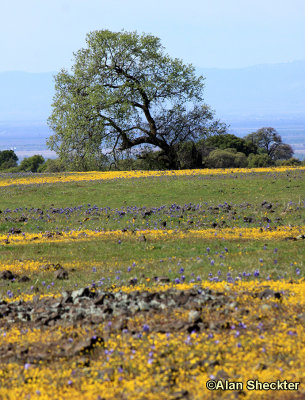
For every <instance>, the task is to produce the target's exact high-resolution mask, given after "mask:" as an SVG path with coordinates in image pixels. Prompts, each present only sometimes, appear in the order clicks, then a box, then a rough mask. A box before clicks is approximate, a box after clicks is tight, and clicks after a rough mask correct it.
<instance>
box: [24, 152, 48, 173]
mask: <svg viewBox="0 0 305 400" xmlns="http://www.w3.org/2000/svg"><path fill="white" fill-rule="evenodd" d="M44 162H45V159H44V158H43V157H42V156H41V155H39V154H35V155H34V156H32V157H26V158H24V159H23V160H22V161H21V163H20V165H19V169H20V171H27V172H37V170H38V168H39V166H40V165H41V164H43V163H44Z"/></svg>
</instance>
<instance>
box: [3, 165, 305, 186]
mask: <svg viewBox="0 0 305 400" xmlns="http://www.w3.org/2000/svg"><path fill="white" fill-rule="evenodd" d="M295 170H299V171H302V170H305V167H288V166H287V167H268V168H227V169H208V168H206V169H184V170H177V171H106V172H99V171H92V172H73V173H61V174H54V175H43V174H35V175H32V176H31V175H30V176H26V177H18V176H16V177H13V176H12V175H10V176H9V177H5V176H4V177H3V178H2V179H0V187H1V186H2V187H4V186H11V185H32V184H44V183H58V182H80V181H96V180H113V179H130V178H147V177H160V176H164V177H166V176H174V177H178V176H202V175H228V174H229V175H230V174H251V173H256V172H272V173H276V172H286V171H295Z"/></svg>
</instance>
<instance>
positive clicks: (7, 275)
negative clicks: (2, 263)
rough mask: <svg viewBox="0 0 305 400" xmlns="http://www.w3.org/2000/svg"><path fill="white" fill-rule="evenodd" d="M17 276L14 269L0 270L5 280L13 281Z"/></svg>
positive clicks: (0, 277)
mask: <svg viewBox="0 0 305 400" xmlns="http://www.w3.org/2000/svg"><path fill="white" fill-rule="evenodd" d="M16 277H17V275H15V274H13V273H12V271H10V270H8V269H6V270H4V271H1V272H0V279H3V280H9V281H11V280H13V279H14V278H16Z"/></svg>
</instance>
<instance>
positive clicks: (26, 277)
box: [18, 275, 31, 282]
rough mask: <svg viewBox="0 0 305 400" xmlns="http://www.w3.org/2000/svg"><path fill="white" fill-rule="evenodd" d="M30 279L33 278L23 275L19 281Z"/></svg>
mask: <svg viewBox="0 0 305 400" xmlns="http://www.w3.org/2000/svg"><path fill="white" fill-rule="evenodd" d="M30 280H31V279H30V278H29V277H28V276H26V275H23V276H21V277H20V278H19V279H18V282H29V281H30Z"/></svg>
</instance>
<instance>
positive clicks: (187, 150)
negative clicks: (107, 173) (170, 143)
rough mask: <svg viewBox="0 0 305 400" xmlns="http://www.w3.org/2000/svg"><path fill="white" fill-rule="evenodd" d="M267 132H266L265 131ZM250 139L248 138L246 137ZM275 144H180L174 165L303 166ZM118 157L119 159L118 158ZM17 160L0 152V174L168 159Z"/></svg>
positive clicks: (159, 164)
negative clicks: (1, 172) (81, 161)
mask: <svg viewBox="0 0 305 400" xmlns="http://www.w3.org/2000/svg"><path fill="white" fill-rule="evenodd" d="M268 129H269V128H268ZM248 138H249V136H248ZM277 140H278V142H277V143H275V144H273V145H271V146H270V148H268V147H267V149H266V148H264V147H263V146H260V145H257V144H256V143H258V142H256V143H255V142H254V141H250V140H247V139H246V138H245V139H243V138H239V137H237V136H235V135H231V134H224V135H218V136H211V137H209V138H207V139H204V140H201V141H199V142H197V143H194V142H192V141H189V142H184V143H182V144H179V145H177V146H176V148H175V152H176V156H177V165H178V168H180V169H192V168H234V167H237V168H245V167H249V168H257V167H268V166H281V165H286V166H287V165H292V166H294V165H295V166H297V165H302V164H303V165H305V161H303V162H301V161H300V160H298V159H297V158H294V157H292V155H293V150H292V148H291V146H289V145H286V144H284V143H282V142H281V138H280V136H278V137H277ZM120 157H121V158H120ZM17 162H18V157H17V155H16V154H15V153H14V151H12V150H4V151H0V171H3V172H62V171H73V170H109V169H117V170H160V169H161V170H165V169H168V168H169V166H168V159H167V157H166V155H165V154H164V153H163V152H162V151H153V150H151V149H150V150H149V149H142V151H141V152H140V153H138V154H137V155H131V154H129V155H128V156H126V154H125V155H124V154H122V153H121V154H118V155H117V157H116V160H115V162H114V160H113V159H110V158H108V157H107V156H105V155H101V157H100V158H99V160H95V159H93V160H92V161H91V162H90V163H89V164H90V165H89V164H88V165H87V166H86V168H84V167H83V166H80V165H78V164H77V163H74V164H73V160H71V162H69V164H68V165H67V164H65V163H64V162H63V161H61V160H60V159H48V160H45V159H44V158H43V157H42V156H41V155H34V156H32V157H28V158H25V159H23V160H22V161H21V163H20V165H18V163H17Z"/></svg>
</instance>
